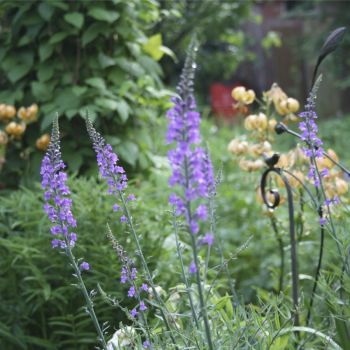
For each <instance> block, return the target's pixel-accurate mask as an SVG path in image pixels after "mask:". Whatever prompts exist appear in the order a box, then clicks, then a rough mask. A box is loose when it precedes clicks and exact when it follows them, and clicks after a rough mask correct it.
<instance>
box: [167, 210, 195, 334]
mask: <svg viewBox="0 0 350 350" xmlns="http://www.w3.org/2000/svg"><path fill="white" fill-rule="evenodd" d="M173 227H174V233H175V240H176V250H177V255H178V257H179V260H180V265H181V274H182V278H183V281H184V283H185V286H186V292H187V295H188V299H189V302H190V306H191V312H192V317H193V319H194V322H195V324H196V327H197V329H199V323H198V318H197V314H196V310H195V308H194V303H193V299H192V294H191V289H190V285H189V283H188V279H187V276H186V273H185V268H184V263H183V259H182V254H181V250H180V244H179V232H178V229H177V223H176V218H175V213H174V212H173Z"/></svg>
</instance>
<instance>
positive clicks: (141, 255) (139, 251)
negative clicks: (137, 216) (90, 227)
mask: <svg viewBox="0 0 350 350" xmlns="http://www.w3.org/2000/svg"><path fill="white" fill-rule="evenodd" d="M118 193H119V198H120V200H121V202H122V205H123V211H124V214H125V216H126V219H127V222H128V225H129V227H130V230H131V234H132V235H133V238H134V240H135V243H136V247H137V253H138V255H139V256H140V258H141V262H142V266H143V269H144V271H145V273H146V276H147V280H148V281H149V283H150V285H151V288H152V292H153V295H154V296H155V298H156V300H157V302H158V303H159V304H160V305H162V306H163V307H164V308H165V309H166V306H165V304H164V302H163V300H162V299H161V297H160V295H159V293H158V292H157V290H156V288H155V286H154V283H153V278H152V275H151V272H150V271H149V268H148V265H147V262H146V259H145V257H144V255H143V253H142V249H141V246H140V242H139V239H138V237H137V233H136V231H135V228H134V225H133V223H132V217H131V215H130V212H129V209H128V207H127V205H126V202H125V198H124V194H123V192H122V191H118ZM159 310H160V313H161V315H162V318H163V321H164V323H165V327H166V328H167V330H168V332H169V333H170V337H171V340H172V342H173V344H174V345H175V347H176V349H178V346H177V345H176V340H175V338H174V335H173V333H172V330H171V328H170V325H169V322H168V320H167V318H166V316H165V314H164V310H163V308H162V307H160V308H159Z"/></svg>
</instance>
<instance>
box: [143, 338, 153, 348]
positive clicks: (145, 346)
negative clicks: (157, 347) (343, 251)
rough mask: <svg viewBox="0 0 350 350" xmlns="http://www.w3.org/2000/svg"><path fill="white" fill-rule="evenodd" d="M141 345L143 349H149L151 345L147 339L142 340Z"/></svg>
mask: <svg viewBox="0 0 350 350" xmlns="http://www.w3.org/2000/svg"><path fill="white" fill-rule="evenodd" d="M142 345H143V347H144V348H145V349H149V348H150V346H151V343H150V341H149V340H148V339H147V340H145V341H144V342H143V344H142Z"/></svg>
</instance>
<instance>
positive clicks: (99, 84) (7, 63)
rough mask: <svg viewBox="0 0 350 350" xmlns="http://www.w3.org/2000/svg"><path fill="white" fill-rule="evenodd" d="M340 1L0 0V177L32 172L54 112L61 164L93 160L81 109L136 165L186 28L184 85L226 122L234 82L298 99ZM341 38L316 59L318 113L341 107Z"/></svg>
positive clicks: (147, 145)
mask: <svg viewBox="0 0 350 350" xmlns="http://www.w3.org/2000/svg"><path fill="white" fill-rule="evenodd" d="M349 5H350V4H349V2H348V1H336V0H333V1H320V0H313V1H312V0H307V1H295V0H288V1H287V0H267V1H250V0H244V1H239V0H237V1H236V0H231V1H220V2H218V1H211V0H201V1H188V0H182V1H162V0H132V1H130V2H126V1H120V0H115V1H103V2H97V1H88V2H86V1H56V0H55V1H25V2H23V1H5V0H3V1H1V3H0V16H1V24H0V25H1V27H0V42H1V45H0V58H1V64H0V72H1V75H0V104H1V105H0V119H1V121H2V123H1V129H2V130H3V131H2V133H1V138H0V141H1V143H2V144H1V152H0V167H1V169H2V170H1V173H0V176H1V178H0V187H1V188H7V187H10V188H13V187H17V186H18V184H19V183H22V184H26V185H28V183H31V182H32V180H33V179H38V172H37V169H38V165H39V163H40V159H41V157H42V151H43V150H44V149H45V146H46V145H47V141H48V135H45V134H46V133H47V132H48V131H49V127H50V124H51V121H52V119H53V117H54V115H55V114H56V113H58V114H59V115H60V116H61V125H62V128H63V134H64V136H65V139H66V141H65V149H66V154H67V155H68V156H67V160H66V161H67V162H68V166H69V169H70V170H71V171H72V172H76V173H78V174H83V173H84V174H89V173H92V172H93V171H95V169H94V168H93V161H92V155H91V153H90V152H89V149H88V144H87V138H86V135H85V134H84V133H83V132H82V131H81V130H82V123H83V119H82V117H84V116H85V115H86V113H89V116H90V118H92V119H94V121H95V122H96V125H97V127H98V128H100V129H101V130H102V132H104V133H105V134H107V136H108V141H109V142H110V143H111V144H112V145H113V146H115V147H116V149H117V151H118V153H119V154H120V156H121V158H122V159H123V161H124V162H125V165H126V166H127V167H128V170H129V171H139V170H142V171H147V169H148V167H149V166H151V165H152V154H154V152H153V151H154V149H153V147H154V145H153V144H152V136H151V135H152V133H154V132H156V129H157V123H159V120H160V119H162V118H164V112H165V110H166V108H167V107H168V102H169V97H170V95H171V94H172V93H173V91H174V86H175V84H176V81H177V79H178V76H179V72H180V69H181V67H182V63H183V60H184V57H185V54H186V47H187V45H188V43H189V40H190V38H191V37H192V36H193V35H197V37H198V39H199V42H200V45H201V48H200V51H199V57H198V77H197V83H196V91H197V98H198V100H199V104H200V109H201V111H202V112H203V115H204V117H208V118H213V119H214V120H215V121H216V122H218V123H220V122H221V121H224V122H228V123H232V122H235V120H236V116H237V111H235V109H234V108H233V107H232V103H233V100H232V98H231V90H232V87H234V86H237V85H245V86H247V87H249V88H253V89H254V90H255V91H256V93H257V94H258V95H259V94H260V93H261V92H262V91H263V90H267V89H268V88H269V87H270V86H271V84H272V83H273V82H278V84H279V85H280V86H281V87H282V89H284V90H288V91H287V93H288V94H289V95H291V96H294V97H295V98H297V99H299V100H300V101H301V102H302V101H304V100H305V97H306V95H307V93H308V89H309V87H310V80H311V73H312V69H313V67H314V65H315V61H316V58H317V56H318V52H319V49H320V47H321V45H322V43H323V41H324V39H325V37H326V36H327V35H328V33H329V32H330V31H331V30H333V29H334V28H336V27H340V26H343V25H345V26H346V25H347V23H348V19H349V18H348V17H350V14H349ZM349 44H350V39H349V37H348V36H347V37H346V39H345V40H344V42H343V44H342V46H341V48H340V49H339V50H338V51H337V53H336V54H335V55H333V56H332V57H330V58H327V60H326V61H325V63H324V64H323V66H322V68H323V70H324V71H326V72H327V74H325V78H324V79H325V83H324V84H323V86H324V88H323V87H321V91H320V99H319V107H320V108H321V109H322V117H323V118H327V117H335V116H341V115H342V113H344V112H347V111H348V110H349V108H350V106H349V103H350V102H349V99H348V98H347V93H348V91H349V90H348V89H349V85H350V80H349V77H348V74H347V72H348V70H349V65H350V59H349V57H348V55H347V54H346V52H347V49H348V47H349ZM21 107H22V109H21ZM10 123H11V125H10V126H9V124H10ZM6 128H7V129H6ZM40 137H41V138H40ZM38 148H39V150H38ZM40 149H41V152H40Z"/></svg>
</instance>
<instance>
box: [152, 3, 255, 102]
mask: <svg viewBox="0 0 350 350" xmlns="http://www.w3.org/2000/svg"><path fill="white" fill-rule="evenodd" d="M251 5H252V1H250V0H247V1H238V0H224V1H212V0H202V1H190V0H181V1H176V2H173V1H160V6H161V11H162V14H163V15H164V16H165V17H166V20H164V21H162V22H160V23H159V24H158V27H159V28H160V31H161V32H162V33H164V42H165V43H166V45H167V46H169V47H171V49H172V50H173V51H174V52H176V53H180V52H183V53H185V52H186V50H185V49H186V47H187V46H188V43H189V41H190V39H191V37H192V36H193V35H194V34H195V35H197V37H198V39H199V42H200V45H201V50H200V52H199V54H198V59H197V63H198V66H199V67H201V69H200V70H199V72H198V77H197V82H198V83H197V86H198V87H197V91H199V92H200V93H201V95H205V96H206V95H207V94H208V88H209V84H210V83H211V82H213V81H215V80H220V81H221V80H222V79H231V78H232V74H233V73H234V72H235V71H236V69H237V67H238V64H239V63H240V62H242V61H243V60H244V59H246V58H247V51H248V50H247V48H248V45H249V43H250V38H249V37H248V36H247V35H246V34H245V33H244V31H243V30H242V29H240V28H239V26H240V24H241V23H242V22H243V21H245V20H247V19H251V18H252V16H251V13H250V8H251ZM181 59H182V57H181ZM163 67H164V70H165V72H166V74H165V76H166V77H175V76H176V72H174V67H173V64H172V63H171V64H167V61H166V60H164V61H163ZM174 73H175V74H174Z"/></svg>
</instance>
